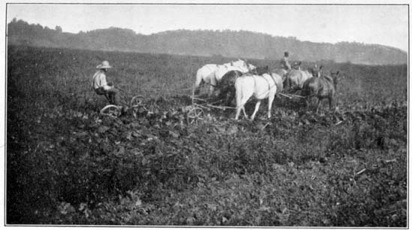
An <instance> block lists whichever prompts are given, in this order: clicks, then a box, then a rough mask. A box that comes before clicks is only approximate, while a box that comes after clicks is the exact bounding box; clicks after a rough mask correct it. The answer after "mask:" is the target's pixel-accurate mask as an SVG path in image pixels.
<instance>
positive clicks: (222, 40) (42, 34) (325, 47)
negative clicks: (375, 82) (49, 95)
mask: <svg viewBox="0 0 412 230" xmlns="http://www.w3.org/2000/svg"><path fill="white" fill-rule="evenodd" d="M7 36H8V44H9V45H28V46H40V47H60V48H71V49H88V50H106V51H126V52H139V53H166V54H173V55H176V54H177V55H193V56H224V57H234V58H253V59H275V60H277V59H279V58H280V57H282V55H283V52H284V51H286V50H287V51H289V53H290V54H291V59H292V60H301V61H334V62H351V63H356V64H368V65H387V64H390V65H393V64H405V63H406V62H407V53H406V52H404V51H402V50H400V49H397V48H393V47H388V46H382V45H370V44H362V43H354V42H340V43H336V44H331V43H314V42H309V41H300V40H297V39H296V38H294V37H279V36H271V35H268V34H263V33H255V32H249V31H230V30H225V31H212V30H198V31H189V30H176V31H167V32H161V33H156V34H151V35H142V34H136V33H135V32H134V31H133V30H130V29H121V28H114V27H111V28H108V29H99V30H93V31H88V32H80V33H77V34H73V33H65V32H63V30H62V28H61V27H59V26H56V28H54V29H51V28H48V27H43V26H41V25H39V24H37V25H35V24H29V23H27V22H25V21H22V20H17V19H14V20H13V21H12V22H10V23H9V24H8V28H7Z"/></svg>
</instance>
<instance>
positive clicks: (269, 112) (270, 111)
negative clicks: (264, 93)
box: [268, 94, 275, 119]
mask: <svg viewBox="0 0 412 230" xmlns="http://www.w3.org/2000/svg"><path fill="white" fill-rule="evenodd" d="M274 99H275V94H273V95H271V96H269V99H268V104H269V105H268V118H269V119H270V118H271V117H272V105H273V100H274Z"/></svg>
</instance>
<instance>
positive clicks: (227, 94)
mask: <svg viewBox="0 0 412 230" xmlns="http://www.w3.org/2000/svg"><path fill="white" fill-rule="evenodd" d="M242 75H243V73H242V72H241V71H238V70H231V71H229V72H227V73H226V74H225V75H223V77H222V79H221V80H220V82H219V83H218V84H217V90H218V91H219V94H218V98H219V99H223V101H224V105H227V106H230V103H231V102H232V101H233V99H234V98H235V96H236V89H235V82H236V79H237V78H238V77H240V76H242Z"/></svg>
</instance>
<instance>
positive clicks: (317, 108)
mask: <svg viewBox="0 0 412 230" xmlns="http://www.w3.org/2000/svg"><path fill="white" fill-rule="evenodd" d="M320 101H321V99H320V98H318V102H317V103H316V113H318V111H319V106H320Z"/></svg>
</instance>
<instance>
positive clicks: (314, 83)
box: [302, 71, 339, 112]
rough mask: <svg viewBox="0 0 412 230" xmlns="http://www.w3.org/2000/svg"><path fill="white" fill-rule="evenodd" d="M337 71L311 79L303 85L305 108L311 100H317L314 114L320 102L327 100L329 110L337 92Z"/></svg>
mask: <svg viewBox="0 0 412 230" xmlns="http://www.w3.org/2000/svg"><path fill="white" fill-rule="evenodd" d="M338 77H339V71H337V72H336V73H331V75H330V76H329V75H322V76H320V77H312V78H310V79H308V80H307V81H306V82H305V83H304V84H303V89H302V96H304V97H306V107H308V106H309V103H310V101H311V100H312V98H314V97H316V98H317V99H318V101H317V104H316V112H318V109H319V105H320V102H321V100H323V99H325V98H327V99H328V101H329V109H332V105H333V103H334V100H335V93H336V90H337V84H338Z"/></svg>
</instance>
